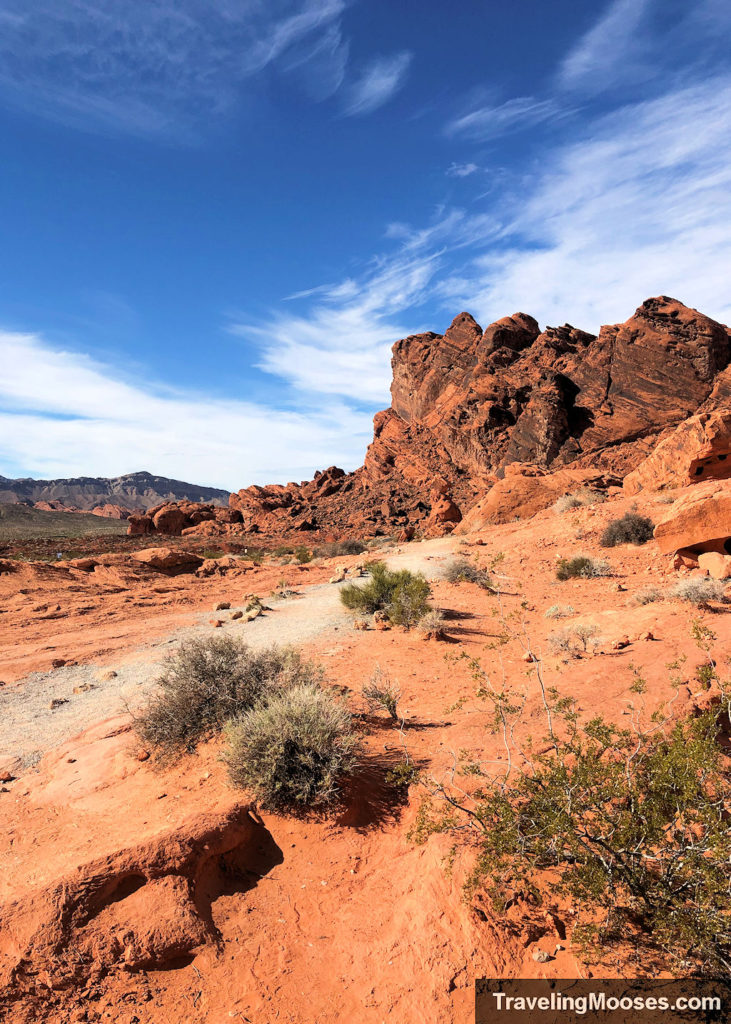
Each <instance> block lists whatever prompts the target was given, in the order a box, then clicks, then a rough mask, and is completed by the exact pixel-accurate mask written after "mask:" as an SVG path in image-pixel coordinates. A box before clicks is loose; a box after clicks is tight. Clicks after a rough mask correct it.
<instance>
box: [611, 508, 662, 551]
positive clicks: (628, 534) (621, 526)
mask: <svg viewBox="0 0 731 1024" xmlns="http://www.w3.org/2000/svg"><path fill="white" fill-rule="evenodd" d="M654 529H655V524H654V523H653V521H652V520H651V519H648V518H647V516H641V515H639V514H638V513H637V512H626V513H625V514H624V515H623V516H622V517H621V518H619V519H613V520H612V522H611V523H608V524H607V527H606V529H605V530H604V533H603V534H602V539H601V544H602V547H605V548H615V547H616V546H617V545H618V544H646V543H647V542H648V540H652V535H653V531H654Z"/></svg>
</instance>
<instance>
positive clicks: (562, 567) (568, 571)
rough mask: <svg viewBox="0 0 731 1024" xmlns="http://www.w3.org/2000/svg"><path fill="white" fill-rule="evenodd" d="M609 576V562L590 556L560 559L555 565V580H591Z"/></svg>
mask: <svg viewBox="0 0 731 1024" xmlns="http://www.w3.org/2000/svg"><path fill="white" fill-rule="evenodd" d="M611 574H612V570H611V567H610V565H609V562H607V561H606V560H605V559H604V558H592V557H591V556H590V555H575V556H574V557H573V558H561V559H559V561H558V564H557V565H556V578H557V579H559V580H570V579H576V578H579V579H592V578H594V577H597V576H611Z"/></svg>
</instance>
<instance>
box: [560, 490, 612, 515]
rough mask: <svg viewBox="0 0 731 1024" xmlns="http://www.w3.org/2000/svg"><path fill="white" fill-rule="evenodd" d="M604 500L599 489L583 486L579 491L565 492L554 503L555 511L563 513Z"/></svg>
mask: <svg viewBox="0 0 731 1024" xmlns="http://www.w3.org/2000/svg"><path fill="white" fill-rule="evenodd" d="M601 500H602V495H601V494H599V492H598V491H592V490H591V489H590V488H588V487H582V488H580V489H579V490H578V491H574V492H573V493H572V494H564V495H562V496H561V497H560V498H558V499H557V501H555V502H554V504H553V511H554V512H557V513H558V514H559V515H562V514H563V513H564V512H568V510H569V509H570V508H581V506H582V505H593V504H594V503H595V502H597V501H601Z"/></svg>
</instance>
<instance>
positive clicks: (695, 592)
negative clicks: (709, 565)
mask: <svg viewBox="0 0 731 1024" xmlns="http://www.w3.org/2000/svg"><path fill="white" fill-rule="evenodd" d="M725 589H726V588H725V586H724V584H723V583H722V582H721V580H712V579H707V578H705V577H703V576H690V577H688V579H685V580H680V581H679V582H678V583H676V584H675V586H674V587H672V588H671V590H670V597H675V598H678V599H679V600H680V601H688V602H689V603H690V604H697V605H703V604H708V602H709V601H723V599H724V592H725Z"/></svg>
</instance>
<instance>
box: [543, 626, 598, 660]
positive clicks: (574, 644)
mask: <svg viewBox="0 0 731 1024" xmlns="http://www.w3.org/2000/svg"><path fill="white" fill-rule="evenodd" d="M598 634H599V627H598V626H595V625H594V624H593V623H577V624H576V625H575V626H566V627H565V628H564V629H560V630H556V632H555V633H551V634H550V636H549V637H548V643H549V645H550V647H551V648H552V649H553V650H554V651H555V652H556V653H557V654H558V653H566V654H570V655H571V657H572V658H580V657H581V655H582V654H588V652H589V651H590V650H594V649H595V648H596V646H597V644H598V643H599V640H598Z"/></svg>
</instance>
